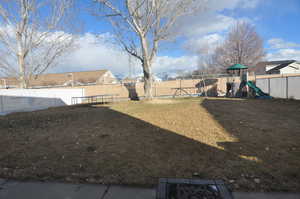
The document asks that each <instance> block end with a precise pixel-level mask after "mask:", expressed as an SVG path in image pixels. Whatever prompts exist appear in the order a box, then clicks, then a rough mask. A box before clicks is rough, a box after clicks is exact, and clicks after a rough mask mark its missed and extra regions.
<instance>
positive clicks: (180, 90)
mask: <svg viewBox="0 0 300 199" xmlns="http://www.w3.org/2000/svg"><path fill="white" fill-rule="evenodd" d="M179 84H180V90H179V94H180V96H181V79H180V80H179Z"/></svg>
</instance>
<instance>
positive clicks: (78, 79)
mask: <svg viewBox="0 0 300 199" xmlns="http://www.w3.org/2000/svg"><path fill="white" fill-rule="evenodd" d="M4 79H6V80H5V83H6V85H7V86H8V87H18V81H17V80H16V78H4ZM2 82H4V80H3V81H2ZM2 82H1V83H0V84H1V85H3V83H2ZM117 82H118V80H117V79H116V77H115V76H114V75H113V74H112V73H111V72H110V71H109V70H95V71H83V72H68V73H49V74H41V75H37V76H34V77H32V78H31V79H30V81H29V87H31V88H38V87H61V86H82V85H93V84H114V83H117Z"/></svg>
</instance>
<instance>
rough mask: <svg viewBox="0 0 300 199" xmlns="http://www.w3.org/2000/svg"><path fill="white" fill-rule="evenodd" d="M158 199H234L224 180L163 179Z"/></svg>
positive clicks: (160, 181) (160, 183)
mask: <svg viewBox="0 0 300 199" xmlns="http://www.w3.org/2000/svg"><path fill="white" fill-rule="evenodd" d="M156 198H157V199H233V197H232V194H231V192H229V191H228V189H227V187H226V185H225V184H224V182H223V181H222V180H197V179H174V178H161V179H160V180H159V185H158V189H157V195H156Z"/></svg>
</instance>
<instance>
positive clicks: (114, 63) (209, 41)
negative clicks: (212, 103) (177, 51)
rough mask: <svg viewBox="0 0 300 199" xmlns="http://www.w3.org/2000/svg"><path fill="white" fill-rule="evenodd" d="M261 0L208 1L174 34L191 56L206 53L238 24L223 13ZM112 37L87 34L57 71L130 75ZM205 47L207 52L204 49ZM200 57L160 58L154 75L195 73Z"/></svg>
mask: <svg viewBox="0 0 300 199" xmlns="http://www.w3.org/2000/svg"><path fill="white" fill-rule="evenodd" d="M260 1H261V0H209V1H208V5H207V6H206V7H205V8H204V11H203V12H200V13H198V14H196V15H194V16H188V17H182V18H181V20H180V21H179V23H178V24H177V26H176V27H175V29H174V31H176V32H177V34H181V35H183V36H185V37H186V38H188V39H187V40H186V43H185V44H184V47H185V48H187V49H188V50H189V51H190V52H192V53H197V52H199V51H201V50H202V51H203V49H205V48H206V47H207V46H208V47H209V49H213V48H214V47H215V46H216V45H217V44H218V42H220V41H222V33H223V32H225V31H227V30H228V28H229V27H230V26H231V25H232V24H234V23H235V22H236V19H235V18H233V17H230V16H226V15H224V14H220V11H223V10H234V9H236V8H244V9H245V8H247V9H248V8H250V9H251V8H254V7H256V6H257V5H258V3H259V2H260ZM111 37H112V36H111V35H109V34H102V35H98V36H96V35H94V34H89V33H87V34H85V35H83V36H81V37H80V38H79V40H78V43H79V44H80V46H81V48H79V49H78V50H76V51H74V52H73V53H72V54H71V55H69V56H68V57H67V58H66V60H65V61H64V63H63V64H61V67H60V68H56V69H55V71H58V72H63V71H75V70H76V71H79V70H96V69H103V68H105V69H109V70H111V71H112V72H113V73H115V74H123V75H127V74H128V71H129V63H128V56H127V54H126V53H124V52H122V51H121V50H120V49H119V48H118V47H117V45H115V44H113V42H112V41H111V40H112V38H111ZM204 46H205V48H204ZM197 63H198V57H197V56H194V55H191V56H180V57H172V56H159V57H157V59H156V60H155V62H154V65H153V71H154V73H161V72H167V71H176V70H193V69H196V68H197ZM135 65H136V66H135V72H136V73H137V74H139V73H141V66H140V64H139V63H138V62H137V63H136V64H135Z"/></svg>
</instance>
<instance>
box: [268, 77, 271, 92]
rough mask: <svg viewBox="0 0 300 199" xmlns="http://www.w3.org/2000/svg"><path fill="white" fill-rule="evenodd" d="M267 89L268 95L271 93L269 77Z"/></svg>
mask: <svg viewBox="0 0 300 199" xmlns="http://www.w3.org/2000/svg"><path fill="white" fill-rule="evenodd" d="M268 91H269V95H271V84H270V78H268Z"/></svg>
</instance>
